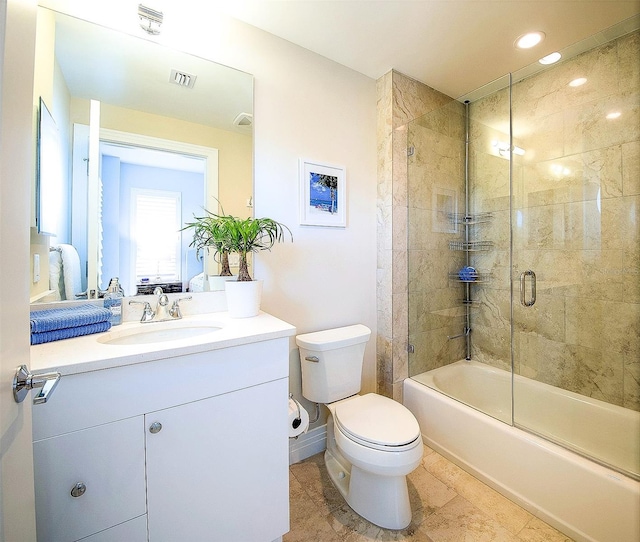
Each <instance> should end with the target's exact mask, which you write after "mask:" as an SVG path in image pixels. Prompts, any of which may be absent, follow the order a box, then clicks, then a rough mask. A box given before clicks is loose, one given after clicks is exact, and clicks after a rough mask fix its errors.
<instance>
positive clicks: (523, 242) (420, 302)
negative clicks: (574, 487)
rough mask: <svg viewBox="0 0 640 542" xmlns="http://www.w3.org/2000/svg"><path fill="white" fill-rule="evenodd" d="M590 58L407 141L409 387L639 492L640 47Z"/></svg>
mask: <svg viewBox="0 0 640 542" xmlns="http://www.w3.org/2000/svg"><path fill="white" fill-rule="evenodd" d="M601 37H602V38H604V36H601ZM589 43H600V44H601V45H598V46H597V47H595V48H592V49H590V50H588V51H586V52H583V53H581V54H579V55H577V56H574V57H573V58H569V59H567V60H564V61H563V62H561V63H558V64H557V65H555V66H551V67H546V68H545V69H542V71H540V70H541V69H540V68H531V67H528V68H526V69H525V70H523V71H522V72H520V73H514V74H511V75H510V76H507V77H504V78H502V79H500V80H498V81H495V82H493V83H491V84H490V85H487V86H486V87H484V88H481V89H478V90H477V91H474V92H473V93H470V94H469V95H468V96H465V97H464V98H463V99H461V100H455V101H452V102H451V103H449V104H448V105H446V106H445V107H442V108H440V109H438V110H435V111H432V112H431V113H429V114H427V115H424V116H423V117H421V118H419V119H416V120H414V121H412V122H411V123H409V124H408V125H407V126H406V129H407V141H408V148H409V149H408V150H409V152H408V158H407V183H408V184H407V186H408V205H407V206H408V228H407V230H408V240H407V242H408V251H407V253H408V284H409V288H408V292H409V298H408V303H409V310H408V319H409V322H408V327H409V344H410V346H411V347H413V349H411V348H410V352H412V353H411V354H410V355H409V376H410V377H411V378H413V379H414V380H416V381H418V382H422V383H423V384H425V385H428V386H431V387H433V388H435V389H437V390H438V391H440V392H442V393H445V394H446V395H449V396H450V397H452V398H454V399H456V400H458V401H461V402H463V403H466V404H467V405H469V406H471V407H473V408H475V409H477V410H479V411H482V412H484V413H486V414H488V415H490V416H493V417H494V418H496V419H498V420H501V421H503V422H505V423H508V424H511V425H514V426H517V427H519V428H521V429H524V430H526V431H528V432H531V433H534V434H536V435H538V436H541V437H543V438H545V439H548V440H551V441H553V442H555V443H557V444H560V445H562V446H564V447H566V448H568V449H571V450H573V451H575V452H578V453H579V454H581V455H584V456H586V457H589V458H590V459H593V460H595V461H596V462H599V463H602V464H605V465H607V466H610V467H612V468H614V469H616V470H618V471H619V472H622V473H624V474H626V475H629V476H631V477H634V478H636V479H640V107H639V104H640V65H639V64H638V62H637V59H638V52H639V51H640V32H639V31H638V30H635V31H633V32H631V33H629V34H626V35H623V36H622V37H618V38H617V39H614V40H612V41H608V42H605V40H604V39H600V40H595V41H590V42H589ZM578 79H580V81H577V80H578ZM579 83H581V84H579ZM467 98H468V101H469V103H468V104H465V103H463V102H465V101H467V100H466V99H467ZM467 266H468V267H472V268H473V270H472V271H471V272H470V273H471V274H469V273H467V274H466V275H465V273H463V274H461V273H460V271H461V270H463V269H464V268H465V267H467ZM456 365H457V367H459V368H460V370H457V367H456ZM444 366H448V368H449V369H452V368H453V369H456V370H454V371H453V372H452V371H449V372H448V374H449V375H451V374H453V375H454V376H453V377H451V376H448V377H447V376H442V374H443V373H442V371H440V372H438V371H439V369H440V368H442V367H444ZM449 366H450V367H449ZM474 367H476V368H477V367H482V368H483V369H484V370H483V371H476V370H474ZM469 369H471V370H469ZM487 369H489V370H488V371H487ZM447 378H451V379H452V380H455V382H453V383H451V382H447ZM450 384H451V385H450ZM454 388H455V389H454ZM578 416H581V417H580V418H579V417H578Z"/></svg>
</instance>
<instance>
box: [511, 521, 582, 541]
mask: <svg viewBox="0 0 640 542" xmlns="http://www.w3.org/2000/svg"><path fill="white" fill-rule="evenodd" d="M518 539H519V540H522V541H523V542H572V539H571V538H569V537H568V536H566V535H564V534H562V533H561V532H560V531H557V530H556V529H554V528H553V527H551V525H547V524H546V523H545V522H544V521H542V520H540V519H538V518H533V519H532V520H531V521H530V522H529V523H527V524H526V525H525V527H524V529H522V531H520V532H519V533H518Z"/></svg>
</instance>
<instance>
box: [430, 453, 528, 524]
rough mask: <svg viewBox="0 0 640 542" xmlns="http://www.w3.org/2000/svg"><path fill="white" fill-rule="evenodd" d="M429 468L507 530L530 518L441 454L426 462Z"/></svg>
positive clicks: (523, 511) (526, 513)
mask: <svg viewBox="0 0 640 542" xmlns="http://www.w3.org/2000/svg"><path fill="white" fill-rule="evenodd" d="M428 470H429V472H431V473H432V474H433V475H434V476H436V477H437V478H438V479H440V480H442V481H443V482H444V483H445V484H447V485H448V486H449V487H451V488H453V490H454V491H455V492H456V493H457V494H458V495H461V496H462V497H464V498H465V499H466V500H467V501H469V502H472V503H473V504H474V505H475V506H476V507H477V508H479V509H480V510H482V511H483V512H484V513H485V514H487V515H488V516H489V517H492V518H494V519H495V520H496V521H498V522H499V523H500V524H501V525H502V526H503V527H505V528H506V529H508V530H509V532H511V533H513V534H516V533H518V532H520V531H521V530H522V528H523V527H524V526H525V525H526V524H527V523H528V522H529V521H531V519H532V517H533V516H532V515H531V514H530V513H529V512H527V511H526V510H524V509H523V508H521V507H520V506H518V505H517V504H515V503H513V502H512V501H510V500H509V499H507V498H506V497H504V496H503V495H501V494H500V493H498V492H497V491H496V490H494V489H492V488H490V487H489V486H488V485H486V484H484V483H483V482H481V481H480V480H478V479H477V478H474V477H473V476H471V474H469V473H468V472H466V471H464V470H463V469H461V468H460V467H458V466H457V465H455V464H453V463H451V462H450V461H448V460H447V459H445V458H444V457H441V458H440V459H439V460H438V461H436V462H434V463H432V464H430V465H429V468H428Z"/></svg>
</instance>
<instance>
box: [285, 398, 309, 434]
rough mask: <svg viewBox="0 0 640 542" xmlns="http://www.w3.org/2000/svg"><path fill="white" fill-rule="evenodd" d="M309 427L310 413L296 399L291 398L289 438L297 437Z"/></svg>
mask: <svg viewBox="0 0 640 542" xmlns="http://www.w3.org/2000/svg"><path fill="white" fill-rule="evenodd" d="M308 429H309V413H308V412H307V411H306V410H305V409H304V407H303V406H302V405H301V404H300V403H298V401H296V400H295V399H289V438H295V437H297V436H299V435H302V433H306V432H307V430H308Z"/></svg>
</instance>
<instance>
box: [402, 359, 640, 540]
mask: <svg viewBox="0 0 640 542" xmlns="http://www.w3.org/2000/svg"><path fill="white" fill-rule="evenodd" d="M510 382H511V374H510V373H508V372H506V371H502V370H500V369H495V368H492V367H489V366H487V365H485V364H482V363H478V362H474V361H459V362H456V363H453V364H451V365H448V366H446V367H442V368H440V369H435V370H433V371H429V372H427V373H423V374H421V375H417V376H415V377H412V378H410V379H406V380H405V381H404V404H405V405H406V406H407V408H409V410H411V411H412V412H413V413H414V415H415V416H416V418H417V419H418V422H419V423H420V428H421V430H422V436H423V439H424V441H425V443H426V444H427V445H429V446H431V447H432V448H433V449H435V450H436V451H438V452H440V453H441V454H442V455H444V456H445V457H447V458H449V459H451V460H452V461H454V462H455V463H457V464H458V465H460V466H461V467H463V468H464V469H465V470H467V471H469V472H471V473H472V474H474V475H475V476H477V477H478V478H480V479H481V480H482V481H484V482H485V483H487V484H488V485H490V486H491V487H493V488H494V489H496V490H498V491H500V492H501V493H502V494H504V495H505V496H507V497H509V498H510V499H512V500H513V501H515V502H517V503H518V504H520V505H521V506H522V507H523V508H525V509H527V510H528V511H529V512H531V513H532V514H534V515H535V516H537V517H539V518H540V519H542V520H544V521H546V522H547V523H549V524H550V525H553V526H554V527H556V528H557V529H559V530H560V531H562V532H564V533H565V534H567V535H568V536H570V537H572V538H573V539H575V540H578V541H597V542H609V541H611V542H638V540H640V482H638V481H637V480H634V479H632V478H630V477H628V476H625V475H623V474H620V473H618V472H617V471H616V470H613V469H611V468H608V467H607V466H605V464H611V465H616V467H617V468H620V469H626V470H629V471H631V472H637V471H638V462H639V461H640V459H639V454H640V451H639V450H638V446H640V435H639V433H638V432H639V431H640V414H638V413H637V412H632V411H629V410H627V409H623V408H620V407H615V406H613V405H608V404H607V403H603V402H602V401H597V400H594V399H589V398H585V397H582V396H580V395H577V394H573V393H571V392H566V391H563V390H560V389H558V388H554V387H552V386H548V385H546V384H541V383H539V382H535V381H532V380H529V379H526V378H522V377H519V376H516V377H515V378H514V388H515V399H514V407H515V410H516V421H517V422H518V423H519V424H520V425H522V426H526V427H527V428H528V429H531V430H533V431H535V432H536V433H539V434H541V435H547V436H550V437H551V438H554V439H556V440H558V441H560V442H562V443H563V446H566V447H568V448H571V450H573V451H571V450H568V449H566V448H565V447H562V446H558V445H556V444H553V443H552V442H550V441H548V440H546V439H543V438H540V437H539V436H537V435H536V434H532V433H530V432H528V431H523V430H521V429H519V428H518V427H514V426H512V425H510V423H511V393H510ZM436 390H439V391H436ZM447 395H454V396H456V397H458V398H459V401H456V400H453V399H451V398H450V397H448V396H447ZM460 401H463V402H464V403H466V404H463V403H461V402H460ZM477 409H481V410H483V411H485V412H487V413H489V415H486V414H483V413H482V412H479V410H477ZM558 412H564V413H565V415H564V416H562V417H560V416H557V413H558ZM500 420H502V421H500ZM504 422H507V423H504ZM590 440H593V441H594V442H593V443H589V441H590ZM621 440H623V441H624V442H626V443H627V444H628V443H629V441H630V440H631V441H632V442H633V445H634V446H632V447H631V449H629V448H628V446H627V447H625V446H621V445H619V444H617V443H616V441H621ZM587 451H588V452H587ZM586 453H593V454H595V455H597V456H598V461H599V462H601V463H602V464H599V463H597V462H595V461H592V460H589V459H586V458H585V457H583V456H582V455H580V454H586Z"/></svg>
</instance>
